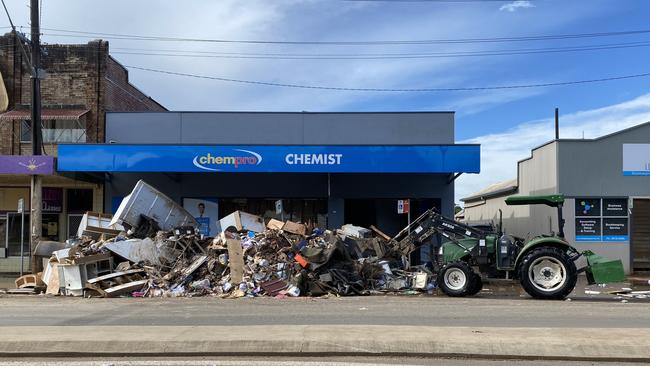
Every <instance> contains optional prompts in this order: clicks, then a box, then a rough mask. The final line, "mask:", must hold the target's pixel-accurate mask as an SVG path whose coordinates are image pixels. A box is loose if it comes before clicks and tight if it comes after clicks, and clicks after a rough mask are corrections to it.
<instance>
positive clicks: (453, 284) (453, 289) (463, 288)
mask: <svg viewBox="0 0 650 366" xmlns="http://www.w3.org/2000/svg"><path fill="white" fill-rule="evenodd" d="M475 276H476V274H474V271H472V268H471V267H470V266H469V265H468V264H467V263H465V262H463V261H458V262H451V263H449V264H447V265H445V266H444V267H442V269H441V270H440V273H439V274H438V280H437V282H438V287H440V289H441V290H442V292H444V293H445V294H446V295H447V296H453V297H462V296H467V295H470V291H471V289H472V288H473V287H474V285H473V283H474V282H475Z"/></svg>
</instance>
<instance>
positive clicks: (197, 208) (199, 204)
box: [183, 198, 219, 236]
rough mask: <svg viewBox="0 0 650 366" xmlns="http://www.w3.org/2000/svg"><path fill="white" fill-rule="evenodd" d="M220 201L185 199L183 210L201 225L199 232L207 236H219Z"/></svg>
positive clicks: (214, 199) (212, 199)
mask: <svg viewBox="0 0 650 366" xmlns="http://www.w3.org/2000/svg"><path fill="white" fill-rule="evenodd" d="M218 202H219V200H217V199H216V198H183V208H184V209H186V210H187V212H189V213H190V214H191V215H192V216H194V218H195V219H196V222H198V223H199V232H200V233H201V234H203V235H205V236H215V235H216V234H217V226H216V225H217V221H219V203H218Z"/></svg>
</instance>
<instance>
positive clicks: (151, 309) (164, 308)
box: [0, 296, 650, 328]
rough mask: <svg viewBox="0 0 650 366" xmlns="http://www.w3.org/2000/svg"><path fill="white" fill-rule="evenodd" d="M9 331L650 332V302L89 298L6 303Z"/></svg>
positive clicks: (0, 303)
mask: <svg viewBox="0 0 650 366" xmlns="http://www.w3.org/2000/svg"><path fill="white" fill-rule="evenodd" d="M0 309H2V312H0V325H2V326H20V325H32V326H115V325H129V326H137V325H142V326H151V325H156V326H176V325H186V326H194V325H203V326H211V325H212V326H214V325H240V326H245V325H283V324H293V325H310V324H319V325H427V326H455V327H462V326H469V327H547V328H548V327H551V328H650V299H646V300H637V301H630V302H628V303H622V302H621V301H620V300H614V299H613V298H612V297H611V296H610V297H609V298H603V299H589V298H580V299H573V300H572V301H541V300H533V299H530V298H519V297H502V298H498V297H497V298H495V297H494V296H490V297H472V298H449V297H445V296H417V297H408V296H369V297H346V298H334V297H331V298H327V299H324V298H315V299H312V298H291V299H282V300H279V299H274V298H241V299H235V300H224V299H217V298H167V299H141V298H140V299H139V298H118V299H84V298H65V297H45V296H12V297H0Z"/></svg>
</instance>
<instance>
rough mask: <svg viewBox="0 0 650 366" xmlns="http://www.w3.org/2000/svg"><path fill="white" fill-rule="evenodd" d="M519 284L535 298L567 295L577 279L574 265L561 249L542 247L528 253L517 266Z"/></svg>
mask: <svg viewBox="0 0 650 366" xmlns="http://www.w3.org/2000/svg"><path fill="white" fill-rule="evenodd" d="M519 278H520V281H521V286H522V287H523V288H524V290H526V292H527V293H528V294H529V295H530V296H532V297H534V298H536V299H550V300H553V299H555V300H560V299H564V298H565V297H567V296H568V295H569V294H570V293H571V291H573V288H574V287H575V286H576V281H577V280H578V273H577V270H576V265H575V263H573V261H572V260H571V258H569V256H568V255H567V254H566V252H564V251H563V250H561V249H558V248H553V247H542V248H538V249H534V250H533V251H531V252H530V253H528V254H527V255H526V256H525V257H524V260H523V261H522V262H521V266H520V268H519Z"/></svg>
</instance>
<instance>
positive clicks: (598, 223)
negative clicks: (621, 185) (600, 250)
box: [575, 197, 629, 242]
mask: <svg viewBox="0 0 650 366" xmlns="http://www.w3.org/2000/svg"><path fill="white" fill-rule="evenodd" d="M575 214H576V215H575V216H576V218H575V225H576V226H575V228H576V241H593V242H626V241H628V240H629V217H628V207H627V198H593V197H591V198H576V199H575Z"/></svg>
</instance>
